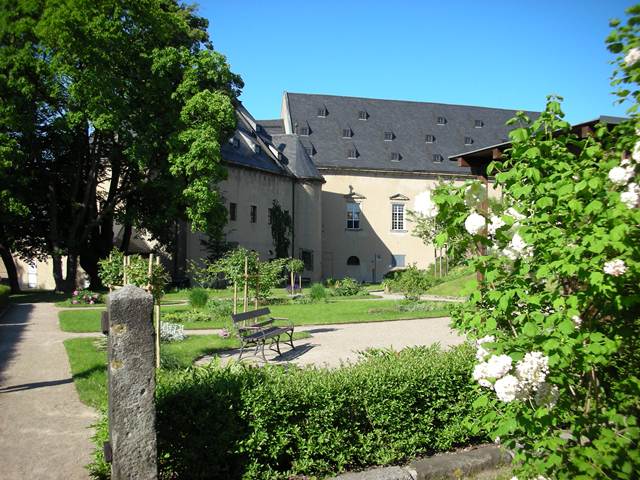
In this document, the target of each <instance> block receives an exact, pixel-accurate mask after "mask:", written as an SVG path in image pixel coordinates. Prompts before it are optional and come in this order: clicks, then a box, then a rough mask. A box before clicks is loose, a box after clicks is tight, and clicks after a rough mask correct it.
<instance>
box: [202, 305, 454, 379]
mask: <svg viewBox="0 0 640 480" xmlns="http://www.w3.org/2000/svg"><path fill="white" fill-rule="evenodd" d="M449 323H450V319H449V318H447V317H443V318H424V319H418V320H396V321H392V322H371V323H348V324H340V325H318V326H305V327H296V331H307V332H309V333H311V334H312V335H313V336H312V337H311V338H305V339H301V340H294V342H293V343H294V345H295V346H296V348H295V349H294V350H290V349H289V347H287V346H283V347H282V348H281V351H282V355H280V356H277V354H276V353H275V352H272V351H269V353H268V354H267V359H268V360H269V361H274V362H291V363H295V364H297V365H317V366H327V367H337V366H340V364H341V363H343V362H354V361H356V360H357V359H358V356H359V354H358V352H359V351H363V350H366V349H367V348H387V347H392V348H394V349H395V350H399V349H401V348H404V347H408V346H416V345H432V344H434V343H440V345H442V346H443V347H449V346H452V345H459V344H460V343H463V342H464V337H461V336H459V335H457V334H456V333H455V332H454V331H453V330H451V328H449ZM266 351H267V350H265V352H266ZM252 353H253V350H251V351H249V353H248V354H247V353H245V354H243V357H242V361H245V358H246V361H247V362H257V363H262V358H261V357H256V356H253V355H252ZM238 356H239V350H230V351H228V352H223V353H222V354H220V357H222V358H223V359H224V360H225V361H230V360H237V359H238ZM212 358H213V356H208V357H203V358H202V359H200V360H199V361H198V362H197V363H198V364H205V363H209V362H210V361H211V359H212Z"/></svg>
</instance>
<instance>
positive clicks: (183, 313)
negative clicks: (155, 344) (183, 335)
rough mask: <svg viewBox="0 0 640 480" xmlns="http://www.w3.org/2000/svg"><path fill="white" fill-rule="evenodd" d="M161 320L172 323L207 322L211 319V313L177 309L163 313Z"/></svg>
mask: <svg viewBox="0 0 640 480" xmlns="http://www.w3.org/2000/svg"><path fill="white" fill-rule="evenodd" d="M162 320H163V321H166V322H172V323H184V322H208V321H209V320H211V315H209V313H207V312H203V311H201V310H179V311H177V312H167V313H163V314H162Z"/></svg>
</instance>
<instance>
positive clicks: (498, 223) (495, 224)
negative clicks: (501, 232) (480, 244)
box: [489, 215, 506, 235]
mask: <svg viewBox="0 0 640 480" xmlns="http://www.w3.org/2000/svg"><path fill="white" fill-rule="evenodd" d="M505 225H506V224H505V223H504V221H503V220H502V218H500V217H498V216H497V215H492V216H491V223H490V224H489V235H495V234H496V232H497V231H498V229H500V228H502V227H504V226H505Z"/></svg>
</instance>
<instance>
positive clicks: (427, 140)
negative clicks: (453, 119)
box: [424, 134, 436, 143]
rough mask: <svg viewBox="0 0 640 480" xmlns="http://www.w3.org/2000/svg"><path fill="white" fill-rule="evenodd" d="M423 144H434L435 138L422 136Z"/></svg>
mask: <svg viewBox="0 0 640 480" xmlns="http://www.w3.org/2000/svg"><path fill="white" fill-rule="evenodd" d="M424 141H425V143H436V137H435V136H434V135H428V134H427V135H425V136H424Z"/></svg>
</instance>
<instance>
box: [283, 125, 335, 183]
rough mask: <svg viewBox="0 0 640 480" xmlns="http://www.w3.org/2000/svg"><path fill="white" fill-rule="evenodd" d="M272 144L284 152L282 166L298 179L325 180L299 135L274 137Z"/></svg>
mask: <svg viewBox="0 0 640 480" xmlns="http://www.w3.org/2000/svg"><path fill="white" fill-rule="evenodd" d="M271 142H272V144H273V146H274V147H276V148H277V149H278V150H279V151H280V152H282V154H283V158H282V159H281V162H282V164H284V165H285V166H286V168H288V169H289V171H290V172H291V173H293V174H294V175H295V176H296V177H297V178H301V179H307V180H324V179H323V178H322V175H320V173H319V172H318V169H317V168H316V166H315V165H314V164H313V161H312V160H311V158H310V157H309V155H308V154H307V152H306V151H305V149H304V146H303V145H302V142H300V140H299V137H298V136H297V135H272V136H271Z"/></svg>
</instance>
